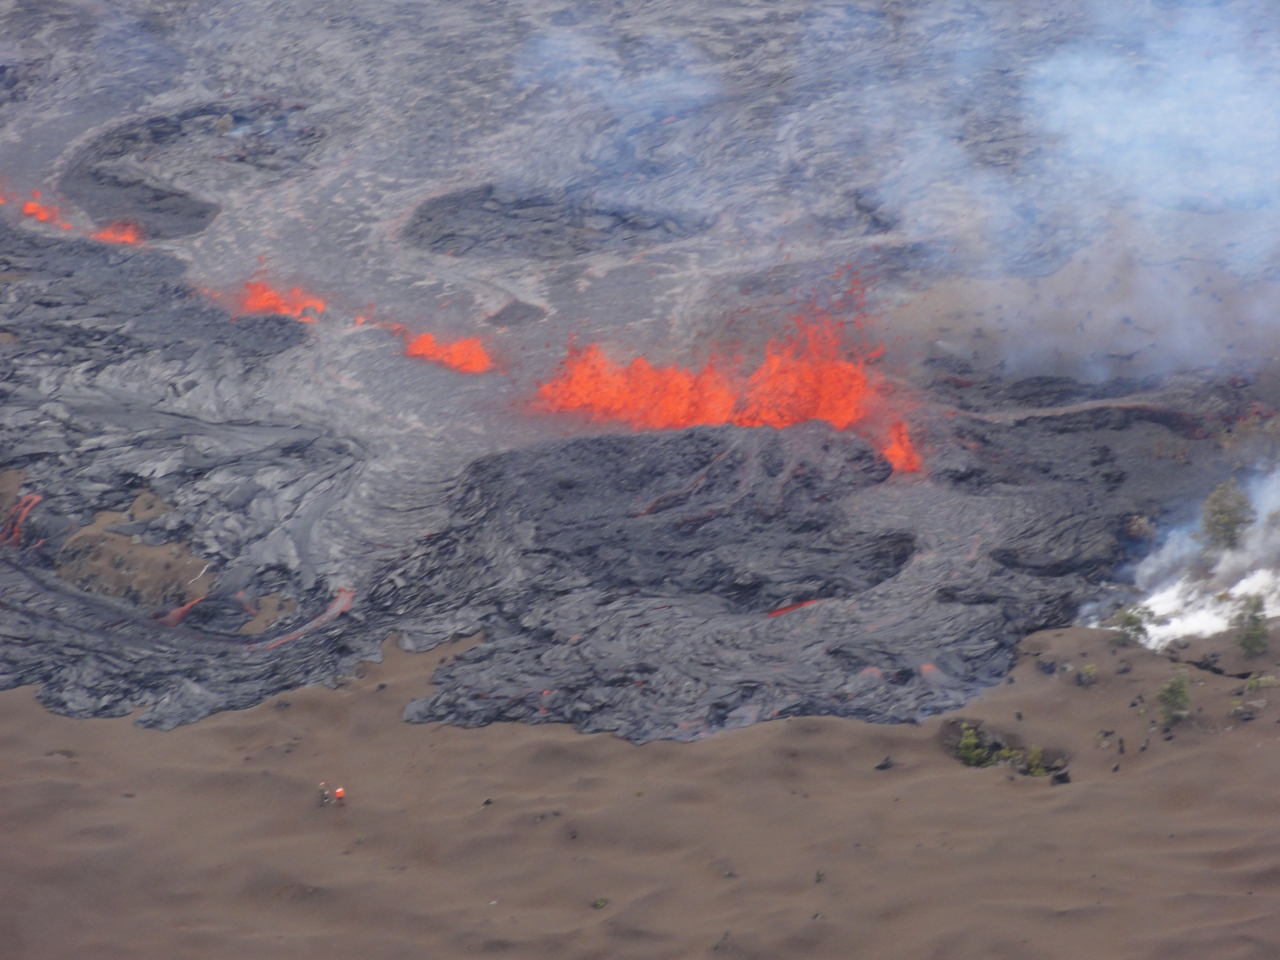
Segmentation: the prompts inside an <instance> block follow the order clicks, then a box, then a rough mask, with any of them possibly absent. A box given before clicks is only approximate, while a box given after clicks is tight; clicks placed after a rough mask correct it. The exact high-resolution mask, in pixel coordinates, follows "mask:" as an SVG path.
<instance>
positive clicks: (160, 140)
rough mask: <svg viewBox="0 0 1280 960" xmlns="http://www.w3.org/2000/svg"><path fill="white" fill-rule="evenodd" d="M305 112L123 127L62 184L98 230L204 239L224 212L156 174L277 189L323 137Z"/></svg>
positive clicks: (197, 114) (217, 114)
mask: <svg viewBox="0 0 1280 960" xmlns="http://www.w3.org/2000/svg"><path fill="white" fill-rule="evenodd" d="M302 114H303V108H302V107H301V106H292V107H284V106H282V105H280V104H279V103H274V102H260V103H254V104H249V105H241V106H232V105H229V104H207V105H202V106H197V107H192V108H189V109H187V110H184V111H181V112H179V113H176V114H173V115H170V116H159V117H150V118H147V119H145V120H136V121H131V122H129V123H126V124H123V125H121V126H119V127H117V128H116V129H114V130H111V131H109V132H107V133H105V134H103V135H102V136H100V137H98V138H97V139H95V140H94V141H93V142H91V143H90V144H88V145H87V146H86V147H84V148H83V149H82V150H81V151H80V153H79V155H78V156H77V157H76V159H75V160H74V161H73V162H72V164H71V166H70V167H69V168H68V170H67V172H66V173H65V174H63V176H62V179H61V180H60V181H59V184H58V188H59V191H60V192H61V193H62V195H63V196H65V197H67V198H68V199H70V200H72V201H74V202H75V203H76V204H78V205H79V206H80V207H81V208H82V209H83V210H84V211H85V212H86V213H88V214H89V216H90V217H92V218H93V219H94V221H95V222H97V223H98V224H101V225H105V224H107V223H112V222H115V221H126V222H128V223H132V224H135V225H137V226H138V227H139V228H140V229H141V231H142V235H143V236H144V237H146V238H148V239H151V240H163V239H170V238H173V237H185V236H190V235H192V234H197V233H200V232H202V231H203V230H204V229H205V228H206V227H208V226H209V224H210V223H212V222H213V219H214V217H216V216H217V215H218V213H219V211H220V208H219V206H218V205H217V204H216V203H212V202H210V201H209V200H204V199H200V198H199V197H196V196H193V195H192V194H191V193H190V192H189V191H187V190H184V189H182V188H181V187H180V186H178V185H176V184H174V183H172V182H168V181H162V180H159V179H157V178H156V176H155V175H154V174H153V173H152V172H151V170H152V168H153V167H155V166H157V165H158V164H160V163H163V164H164V166H165V167H166V168H167V169H176V170H178V171H180V172H181V173H182V175H183V179H184V180H190V181H192V182H197V183H210V184H219V185H221V186H228V185H235V186H243V185H244V184H246V183H256V184H259V185H262V184H269V183H274V182H276V181H278V180H281V179H284V178H285V177H287V176H290V175H292V174H294V173H296V172H298V169H299V168H300V167H302V165H303V164H304V163H305V161H306V160H307V158H308V157H309V156H310V155H311V154H312V153H313V152H314V150H315V149H316V147H317V146H318V145H319V143H320V141H321V140H322V139H323V137H324V132H323V131H322V130H320V129H319V128H317V127H315V126H313V125H311V124H309V123H307V122H306V120H305V118H303V116H302Z"/></svg>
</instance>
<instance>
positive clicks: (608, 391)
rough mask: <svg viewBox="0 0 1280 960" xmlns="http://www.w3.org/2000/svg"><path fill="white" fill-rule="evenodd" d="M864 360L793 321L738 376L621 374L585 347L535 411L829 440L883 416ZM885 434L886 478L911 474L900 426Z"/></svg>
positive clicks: (716, 362) (649, 367) (710, 367)
mask: <svg viewBox="0 0 1280 960" xmlns="http://www.w3.org/2000/svg"><path fill="white" fill-rule="evenodd" d="M874 356H875V354H872V355H870V356H865V357H864V356H859V355H857V354H856V353H853V352H852V351H850V350H848V349H847V348H845V347H844V345H843V336H842V330H841V327H840V325H839V324H837V323H836V322H834V321H832V320H817V321H805V320H803V319H800V318H796V319H795V330H794V331H792V332H791V333H790V334H788V335H787V336H785V337H782V338H774V339H771V340H770V341H769V343H768V344H767V346H766V347H765V357H764V360H763V362H762V363H761V364H760V366H758V367H757V368H756V369H755V370H754V371H752V372H751V373H750V374H746V375H743V374H742V373H741V372H740V371H739V370H738V369H736V367H735V365H733V364H729V363H725V362H724V361H722V360H720V359H718V358H715V357H713V358H712V359H710V360H709V361H707V363H706V364H705V365H704V366H703V367H702V368H701V369H700V370H696V371H694V370H690V369H688V368H685V367H680V366H676V365H667V366H655V365H653V364H652V363H650V362H649V361H648V360H646V359H645V358H644V357H636V358H634V359H632V360H631V361H630V362H629V363H626V364H622V363H618V362H616V361H614V360H611V359H610V358H609V357H608V356H606V355H605V352H604V350H603V349H602V348H601V347H600V346H599V345H598V344H589V345H588V346H586V347H582V348H577V347H571V348H570V351H569V356H568V358H567V359H566V360H565V362H564V364H563V366H562V367H561V369H560V371H559V372H558V373H557V374H556V375H555V377H553V378H552V379H551V380H549V381H547V382H546V383H543V384H542V385H541V386H540V387H539V388H538V403H539V405H540V406H541V407H542V409H544V410H547V411H552V412H557V413H560V412H575V413H584V414H586V415H587V416H588V417H589V418H590V419H591V420H593V421H596V422H610V421H612V422H620V423H625V424H628V425H629V426H631V427H634V428H636V429H640V430H667V429H680V428H684V427H694V426H720V425H726V424H728V425H733V426H739V427H776V428H783V427H789V426H793V425H795V424H799V423H805V422H807V421H810V420H821V421H824V422H826V423H829V424H831V425H832V426H833V427H835V428H836V429H837V430H848V429H851V428H855V427H858V426H862V427H871V426H872V423H871V420H872V417H873V414H875V415H877V416H879V415H881V411H882V410H883V408H884V406H885V404H884V402H883V396H882V388H881V385H880V384H878V383H877V381H876V379H875V378H873V376H872V374H871V372H870V371H869V370H868V368H867V361H868V360H869V359H873V358H874ZM870 432H875V431H874V430H872V431H870ZM888 433H889V439H888V441H887V442H886V443H884V444H883V445H882V451H881V452H882V453H883V454H884V455H885V457H886V458H887V459H888V460H889V462H890V463H891V464H892V465H893V467H894V469H895V470H899V471H902V472H906V473H914V472H918V471H919V470H920V469H921V461H920V457H919V455H918V454H917V453H916V451H915V448H914V447H913V446H912V444H911V438H910V435H909V433H908V430H907V425H906V424H905V423H904V422H903V421H902V420H900V419H894V420H892V422H891V423H890V425H889V428H888Z"/></svg>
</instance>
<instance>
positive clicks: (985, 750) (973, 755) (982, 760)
mask: <svg viewBox="0 0 1280 960" xmlns="http://www.w3.org/2000/svg"><path fill="white" fill-rule="evenodd" d="M993 754H994V751H993V750H992V748H991V745H990V744H988V743H986V742H985V739H984V738H983V737H982V735H981V734H979V733H978V728H977V727H975V726H974V725H973V724H971V723H966V724H964V725H963V726H962V727H961V728H960V742H959V743H957V744H956V756H957V757H959V758H960V762H961V763H963V764H964V765H965V766H966V767H989V766H991V764H993V763H994V762H995V756H994V755H993Z"/></svg>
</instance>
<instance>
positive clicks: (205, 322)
mask: <svg viewBox="0 0 1280 960" xmlns="http://www.w3.org/2000/svg"><path fill="white" fill-rule="evenodd" d="M0 273H2V274H3V276H4V278H5V285H4V288H3V289H4V294H3V296H4V303H3V314H2V316H3V321H2V322H0V328H3V329H0V334H7V335H6V336H0V341H2V342H0V364H2V365H3V366H2V370H3V373H2V375H0V384H2V385H3V386H2V388H0V389H2V390H3V405H2V416H0V470H22V471H24V474H23V475H24V477H25V480H24V487H23V489H24V490H28V491H38V493H39V496H40V498H41V499H39V501H38V502H36V503H34V504H33V503H31V501H30V500H28V501H27V507H26V508H25V509H24V510H23V511H20V512H21V517H18V516H17V515H16V514H15V515H13V516H11V517H10V518H9V524H8V526H7V527H6V528H5V530H4V533H3V537H2V539H4V540H5V541H6V543H5V545H4V546H2V547H0V590H2V591H3V592H2V593H0V686H4V687H12V686H16V685H19V684H38V685H40V692H39V696H40V699H41V700H42V701H43V702H44V703H45V704H46V705H48V706H49V708H50V709H52V710H54V711H55V712H58V713H62V714H65V715H68V716H74V717H89V716H118V715H123V714H125V713H128V712H130V711H132V710H134V709H136V708H139V707H147V708H148V709H147V710H146V711H145V712H144V713H142V714H141V717H140V719H139V722H140V723H142V724H144V725H151V726H158V727H163V728H169V727H173V726H175V725H178V724H181V723H186V722H190V721H193V720H196V719H199V718H200V717H203V716H206V715H208V714H209V713H211V712H214V711H217V710H223V709H230V708H238V707H245V706H249V705H251V704H253V703H257V702H260V701H261V700H263V699H264V698H266V697H269V696H271V695H273V694H276V693H278V692H281V691H283V690H287V689H290V688H293V687H297V686H299V685H302V684H309V683H323V682H333V681H334V680H335V678H337V677H339V676H341V675H342V674H343V673H345V672H349V671H351V670H352V669H354V667H355V666H356V664H357V663H358V662H359V661H360V660H361V659H369V658H376V657H377V656H378V655H379V654H378V650H379V646H380V644H381V643H382V642H383V641H384V640H385V639H386V638H387V637H388V635H397V636H398V637H399V639H400V642H401V643H402V644H403V645H404V646H406V647H407V648H409V649H412V650H418V651H425V650H429V649H431V648H432V647H434V646H436V645H438V644H440V643H443V642H445V641H449V640H453V639H456V638H458V637H462V636H467V635H474V634H475V633H476V632H478V631H483V633H484V641H483V642H482V643H480V644H479V645H478V646H475V647H473V648H472V649H470V650H468V651H467V652H466V653H464V654H463V655H461V656H460V657H458V658H457V659H456V660H455V661H453V662H450V663H448V664H447V665H445V666H442V667H441V668H440V669H439V670H438V672H437V674H436V678H435V680H436V684H437V691H436V693H435V695H434V696H433V697H432V698H430V699H428V700H422V701H415V702H414V703H412V704H410V705H409V707H408V710H407V714H406V716H407V718H408V719H410V720H415V721H428V720H444V721H450V722H453V723H459V724H464V725H479V724H485V723H490V722H493V721H498V720H523V721H529V722H568V723H572V724H574V725H575V726H576V727H578V728H579V729H581V730H584V731H600V730H610V731H614V732H616V733H618V734H619V735H621V736H624V737H627V738H629V739H631V740H634V741H638V742H639V741H646V740H652V739H655V738H674V739H688V738H694V737H698V736H702V735H705V734H707V733H708V732H711V731H714V730H717V729H721V728H725V727H734V726H741V725H745V724H749V723H751V722H754V721H756V720H764V719H770V718H774V717H782V716H793V715H800V714H834V715H840V716H854V717H860V718H864V719H867V720H873V721H881V722H901V721H910V720H913V719H916V718H918V717H921V716H924V715H927V714H930V713H933V712H937V711H941V710H946V709H949V708H952V707H956V706H958V705H960V704H962V703H963V702H964V701H965V700H966V699H967V698H968V697H971V696H972V695H973V694H975V693H976V692H977V691H978V690H980V689H981V688H982V687H983V686H985V685H989V684H992V683H996V682H998V681H999V680H1000V679H1001V677H1003V676H1004V674H1005V673H1006V672H1007V670H1008V669H1009V667H1010V664H1011V662H1012V659H1013V657H1014V650H1015V647H1016V644H1017V642H1018V640H1019V638H1020V637H1021V636H1023V635H1024V634H1025V633H1027V632H1028V631H1032V630H1036V629H1039V628H1043V627H1054V626H1062V625H1066V624H1068V623H1070V622H1071V621H1072V619H1073V618H1074V617H1075V616H1076V615H1077V612H1078V611H1079V610H1080V608H1081V607H1082V605H1084V604H1087V603H1090V602H1097V601H1103V602H1105V601H1106V600H1107V599H1108V598H1109V597H1111V596H1112V595H1113V594H1114V593H1115V586H1114V584H1113V579H1114V578H1115V577H1116V576H1117V573H1118V571H1122V570H1123V568H1124V565H1125V564H1126V563H1127V562H1128V561H1130V560H1131V559H1133V558H1134V557H1135V556H1136V555H1138V554H1139V553H1141V552H1142V551H1143V550H1144V549H1147V547H1148V544H1146V543H1144V542H1142V541H1141V540H1135V539H1132V538H1131V537H1130V536H1129V534H1131V533H1134V532H1135V531H1139V532H1140V531H1141V530H1143V529H1145V527H1144V524H1143V523H1142V522H1140V521H1141V518H1144V517H1146V518H1154V517H1159V516H1160V515H1161V513H1162V511H1164V510H1165V509H1166V508H1168V507H1169V506H1170V505H1177V504H1183V503H1191V502H1193V501H1195V500H1196V498H1199V497H1201V496H1203V495H1204V493H1205V492H1206V491H1207V490H1208V489H1210V488H1211V487H1212V485H1213V484H1215V483H1216V482H1218V481H1219V480H1220V479H1222V478H1223V477H1224V476H1226V475H1227V474H1228V472H1229V465H1228V464H1227V463H1226V462H1225V460H1224V458H1223V455H1222V450H1221V446H1220V444H1219V439H1220V435H1221V431H1222V430H1224V429H1225V428H1226V427H1227V426H1228V425H1230V424H1231V423H1233V422H1235V421H1237V420H1239V419H1240V418H1241V417H1242V416H1243V415H1244V414H1245V413H1247V412H1248V411H1249V410H1250V409H1251V407H1250V405H1251V404H1252V403H1253V402H1254V401H1253V397H1252V393H1251V390H1252V388H1251V387H1250V386H1249V385H1248V384H1247V383H1244V382H1243V381H1220V382H1209V381H1205V380H1201V379H1195V378H1187V379H1183V380H1172V381H1166V382H1165V383H1162V384H1154V383H1142V384H1139V383H1114V382H1113V383H1110V384H1106V385H1103V386H1089V385H1084V384H1079V383H1075V382H1074V381H1070V380H1065V379H1061V378H1037V379H1033V380H1024V381H1020V382H1017V383H1012V384H1010V383H1002V382H1000V381H999V380H996V379H993V378H989V377H982V376H980V375H977V374H974V373H972V372H971V371H964V370H962V369H958V368H956V367H955V365H954V364H953V365H952V366H951V367H950V368H948V367H946V366H945V365H942V366H939V367H937V368H936V369H935V371H934V373H935V377H934V380H933V382H932V384H930V385H929V386H928V387H927V388H926V392H925V395H924V396H923V397H922V398H921V401H920V403H919V404H918V407H917V408H916V410H915V412H914V414H913V415H912V423H911V428H912V435H913V437H914V438H915V439H916V443H917V446H918V448H919V450H920V451H921V453H922V454H923V455H924V458H925V464H926V470H925V472H924V473H923V474H896V473H894V472H893V470H892V469H891V467H890V466H889V464H888V463H887V462H886V461H885V459H884V458H883V456H882V455H881V454H880V453H879V452H877V451H876V450H875V449H874V448H873V447H871V446H870V445H868V444H867V443H865V442H864V441H862V440H860V439H858V438H857V437H856V436H854V435H853V434H851V433H844V432H840V431H837V430H835V429H833V428H830V427H828V426H826V425H824V424H820V423H816V422H815V423H808V424H803V425H800V426H797V427H792V428H787V429H783V430H775V429H771V428H750V429H749V428H738V427H718V428H711V427H702V428H693V429H687V430H673V431H657V432H650V433H624V434H617V435H605V436H580V437H576V438H569V439H559V440H555V441H552V442H543V443H538V444H534V445H532V446H526V447H523V448H521V447H520V446H519V445H514V448H513V449H508V450H506V451H505V452H500V453H496V454H486V455H484V456H480V457H478V458H475V459H474V460H473V461H472V462H470V463H469V464H466V463H460V464H459V469H457V470H454V472H453V475H452V476H453V478H452V479H450V480H447V481H446V482H442V483H439V484H427V485H421V486H418V487H413V486H412V485H409V484H407V483H405V482H396V483H395V484H392V483H391V482H390V481H391V480H396V479H397V478H395V477H391V478H390V479H387V478H384V479H383V480H382V481H379V482H381V483H382V484H383V485H382V486H381V487H379V486H378V485H377V484H374V483H372V481H370V479H369V477H368V474H369V469H368V468H369V464H370V463H371V462H372V455H371V454H370V453H369V452H368V451H367V450H366V449H365V447H364V446H362V444H361V443H360V442H357V440H356V439H353V438H351V437H347V436H342V435H341V434H340V432H339V431H338V430H337V428H336V427H335V426H333V425H332V424H330V425H326V423H324V422H319V421H318V420H317V421H316V422H305V421H304V420H303V419H302V418H300V417H299V416H298V415H297V412H296V411H292V412H288V411H286V408H285V407H284V406H283V405H282V401H280V400H279V399H278V398H277V399H275V400H273V399H271V396H272V395H271V392H270V390H269V389H267V385H268V382H269V379H270V377H271V375H272V370H273V369H277V368H276V367H273V365H279V364H284V363H286V362H287V361H288V360H289V358H290V357H295V356H298V355H299V354H300V353H305V352H306V351H307V350H309V349H311V346H310V345H309V344H307V343H305V342H304V339H305V337H306V336H307V333H306V328H305V326H304V325H302V324H298V323H295V322H293V321H292V320H286V319H283V318H278V317H277V318H272V317H258V318H241V319H239V320H237V321H235V322H234V323H233V322H230V319H229V317H228V316H227V314H226V313H225V312H224V311H222V310H220V309H219V308H218V307H216V306H213V305H211V304H210V303H209V302H208V301H207V300H205V299H204V298H202V297H200V296H198V295H196V292H195V291H194V290H192V289H191V287H190V286H188V285H187V283H186V282H185V281H184V279H183V268H182V265H181V264H180V263H179V262H178V261H177V260H175V259H173V258H170V257H166V256H163V255H160V254H157V253H152V252H147V251H145V250H127V251H121V250H114V249H111V248H108V247H104V246H102V245H99V244H94V243H91V242H89V241H84V240H63V239H52V238H48V237H40V236H37V235H34V234H32V233H29V232H26V231H23V230H20V229H17V228H13V227H9V226H5V225H3V224H0ZM281 369H282V368H281ZM513 416H516V414H514V413H513ZM144 489H145V490H147V491H149V492H150V493H151V494H154V495H155V496H156V497H159V498H161V499H163V500H164V501H166V502H167V503H168V504H170V505H171V506H172V508H173V509H172V510H170V511H168V512H166V513H162V514H160V515H157V516H153V517H144V518H142V519H137V520H135V521H132V522H130V523H127V524H123V525H121V526H118V527H117V528H115V529H114V532H115V533H116V534H118V535H120V536H122V537H128V538H136V540H137V542H139V543H142V544H174V543H179V542H181V543H184V544H189V545H190V546H191V548H192V549H193V550H194V551H195V553H196V554H198V555H199V556H200V557H203V558H208V560H209V563H210V564H211V565H212V567H213V568H214V569H215V572H216V581H215V582H214V584H213V587H212V589H211V590H210V591H209V593H208V595H207V596H206V597H205V598H204V599H203V600H202V601H201V602H199V603H198V604H196V605H195V606H194V607H192V608H191V610H190V612H189V616H187V618H186V619H185V620H183V621H181V622H178V621H177V620H174V619H172V618H169V619H168V620H166V619H165V618H157V614H160V613H163V612H164V611H163V609H162V610H157V609H156V604H155V602H154V601H152V602H150V603H149V604H148V602H146V601H145V600H144V598H140V597H137V596H132V595H130V594H129V593H128V592H126V593H125V594H123V595H121V596H116V597H107V596H102V595H96V594H94V593H93V592H89V591H85V590H81V589H79V588H78V586H77V585H76V583H75V582H74V579H73V578H72V579H68V577H67V576H66V566H67V563H68V559H67V558H68V556H69V553H68V549H69V548H68V539H69V538H70V537H71V536H72V535H73V534H74V532H75V531H76V530H78V529H82V528H83V527H84V526H85V525H86V524H89V523H91V522H92V521H93V519H94V517H95V516H96V515H98V514H99V513H100V512H102V511H112V510H116V511H119V510H123V509H124V508H125V507H126V506H127V505H128V504H129V503H130V502H131V501H132V500H133V499H134V498H135V497H136V496H137V495H138V493H139V491H142V490H144ZM379 490H384V491H385V490H392V491H394V493H393V494H379V493H378V491H379ZM406 491H408V492H406ZM380 496H381V497H382V499H379V497H380ZM356 501H358V502H359V504H360V508H359V509H360V510H362V511H364V513H363V514H361V516H365V517H368V518H372V519H371V520H370V522H373V520H376V519H378V518H380V521H379V522H381V523H383V525H384V526H388V525H389V526H393V527H394V526H397V525H398V524H399V523H400V521H399V520H398V518H399V517H400V516H401V513H402V512H403V511H407V510H410V509H412V510H417V511H419V513H421V511H423V510H428V509H433V510H434V511H435V514H436V515H437V516H438V517H440V519H439V521H438V522H437V523H436V524H435V526H434V529H432V530H431V531H429V532H428V534H427V535H425V536H424V535H423V534H422V533H411V534H410V536H409V538H408V540H407V542H402V543H401V545H396V544H383V545H382V546H380V547H378V548H377V549H374V548H373V547H372V546H370V545H369V544H367V543H366V544H365V545H364V547H362V548H361V549H359V550H357V549H355V548H352V547H350V546H349V544H350V543H351V542H354V541H351V540H350V539H348V540H343V539H342V537H341V536H340V535H339V534H340V533H341V525H340V524H338V523H337V521H336V520H335V517H336V515H337V513H338V512H339V511H340V509H343V508H346V509H353V508H351V507H350V504H351V503H352V502H356ZM411 501H412V502H411ZM15 509H17V508H15ZM19 519H20V521H21V522H18V521H19ZM344 544H348V546H344ZM60 571H62V572H61V574H60ZM344 591H345V592H344ZM269 592H274V593H276V594H279V595H281V596H284V597H287V598H289V599H290V600H291V602H293V603H296V609H294V610H293V612H292V613H290V614H287V615H286V616H284V617H283V618H282V619H281V620H280V621H278V623H277V624H276V626H275V627H274V630H273V632H271V633H269V634H267V635H264V636H262V637H256V638H255V637H246V636H244V635H242V634H241V633H240V632H239V631H240V628H241V627H242V626H244V624H245V623H246V621H247V620H249V619H250V616H251V612H250V611H249V610H248V608H247V607H246V605H245V604H244V603H242V602H241V600H240V598H241V597H243V596H244V595H245V594H246V593H247V594H248V595H251V596H259V597H260V596H262V595H264V594H266V593H269ZM335 597H337V598H339V600H342V601H343V602H342V603H339V601H338V600H335ZM347 597H350V598H351V603H350V609H349V610H348V609H347V605H346V603H345V599H344V598H347ZM326 611H328V614H327V615H326ZM308 623H311V624H313V627H312V629H309V630H302V628H303V627H304V626H305V625H307V624H308ZM290 638H292V639H290ZM281 641H286V642H281Z"/></svg>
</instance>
